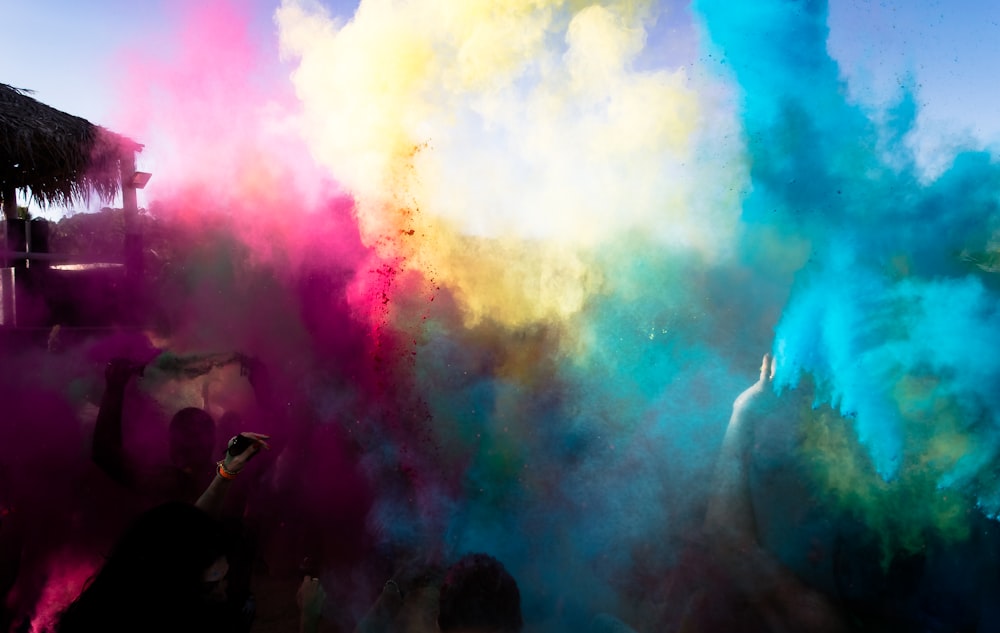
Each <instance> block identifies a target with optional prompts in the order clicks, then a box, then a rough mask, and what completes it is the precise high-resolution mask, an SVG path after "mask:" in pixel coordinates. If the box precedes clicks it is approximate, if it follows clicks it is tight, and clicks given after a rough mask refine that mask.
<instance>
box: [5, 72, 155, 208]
mask: <svg viewBox="0 0 1000 633" xmlns="http://www.w3.org/2000/svg"><path fill="white" fill-rule="evenodd" d="M141 149H142V145H140V144H138V143H136V142H135V141H133V140H131V139H128V138H126V137H124V136H120V135H118V134H115V133H114V132H111V131H109V130H106V129H104V128H102V127H100V126H97V125H94V124H92V123H91V122H90V121H87V120H86V119H82V118H80V117H77V116H73V115H71V114H66V113H65V112H61V111H59V110H56V109H55V108H52V107H49V106H47V105H45V104H44V103H40V102H39V101H37V100H35V99H34V98H32V97H30V96H28V94H26V91H24V90H19V89H17V88H13V87H11V86H8V85H7V84H3V83H0V192H3V191H7V190H9V189H10V188H15V189H25V188H26V189H29V190H30V191H31V194H32V196H33V197H34V199H35V200H36V201H37V202H38V203H39V204H42V205H45V206H47V205H51V204H61V205H69V204H71V203H72V202H74V201H81V202H87V201H89V199H90V195H91V193H92V192H95V193H97V195H98V197H99V198H100V199H101V200H103V201H105V202H108V201H110V200H112V199H113V198H114V196H115V194H117V193H118V190H119V188H120V184H121V183H120V175H119V169H118V166H119V161H120V159H121V157H122V156H123V155H128V154H127V153H128V152H137V151H139V150H141Z"/></svg>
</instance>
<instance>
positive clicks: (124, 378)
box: [91, 358, 142, 488]
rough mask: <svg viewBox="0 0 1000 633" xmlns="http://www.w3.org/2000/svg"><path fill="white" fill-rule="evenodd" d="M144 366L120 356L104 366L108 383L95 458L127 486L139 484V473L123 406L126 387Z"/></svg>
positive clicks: (96, 431)
mask: <svg viewBox="0 0 1000 633" xmlns="http://www.w3.org/2000/svg"><path fill="white" fill-rule="evenodd" d="M141 370H142V365H140V364H138V363H135V362H132V361H130V360H126V359H122V358H116V359H114V360H112V361H111V362H109V363H108V366H107V368H106V369H105V370H104V378H105V382H106V386H105V388H104V396H103V397H102V398H101V408H100V410H99V411H98V412H97V423H96V425H95V426H94V439H93V444H92V446H91V458H92V459H93V460H94V463H95V464H97V466H98V467H100V469H101V470H103V471H104V472H105V473H107V474H108V476H110V477H111V478H112V479H114V480H115V481H117V482H118V483H120V484H122V485H123V486H126V487H130V488H131V487H133V486H134V485H135V477H134V474H133V473H132V472H131V470H130V469H129V468H128V461H127V459H126V457H125V448H124V445H123V442H122V410H123V408H124V404H125V387H126V386H127V385H128V381H129V380H130V379H131V378H132V376H136V375H138V374H139V372H140V371H141Z"/></svg>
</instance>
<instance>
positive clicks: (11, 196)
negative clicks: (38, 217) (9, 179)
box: [2, 186, 17, 220]
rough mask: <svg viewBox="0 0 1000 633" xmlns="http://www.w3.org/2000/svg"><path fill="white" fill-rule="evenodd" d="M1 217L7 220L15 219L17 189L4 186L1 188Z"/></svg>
mask: <svg viewBox="0 0 1000 633" xmlns="http://www.w3.org/2000/svg"><path fill="white" fill-rule="evenodd" d="M2 194H3V217H4V218H5V219H7V220H14V219H16V218H17V188H16V187H11V186H6V187H4V188H3V192H2Z"/></svg>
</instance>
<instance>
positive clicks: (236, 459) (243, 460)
mask: <svg viewBox="0 0 1000 633" xmlns="http://www.w3.org/2000/svg"><path fill="white" fill-rule="evenodd" d="M238 437H242V438H244V441H249V442H250V445H249V446H248V447H247V448H246V449H245V450H244V451H243V452H241V453H240V454H238V455H233V454H232V453H231V452H230V451H229V450H227V451H226V458H225V460H224V462H223V465H224V466H225V468H226V470H227V471H229V472H231V473H234V474H235V473H238V472H240V471H241V470H243V468H245V467H246V465H247V463H248V462H249V461H250V460H251V459H252V458H253V456H254V455H256V454H257V453H259V452H260V451H261V450H271V445H270V444H268V443H267V440H269V439H271V436H270V435H264V434H262V433H250V432H243V433H240V434H239V436H238ZM235 441H237V438H235V437H234V438H233V439H232V440H230V446H231V445H232V444H233V443H234V442H235Z"/></svg>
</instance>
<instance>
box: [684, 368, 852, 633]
mask: <svg viewBox="0 0 1000 633" xmlns="http://www.w3.org/2000/svg"><path fill="white" fill-rule="evenodd" d="M773 376H774V366H773V362H772V359H771V357H770V356H769V355H767V356H764V360H763V362H762V363H761V368H760V377H759V378H758V380H757V382H756V383H754V384H753V386H751V387H750V388H749V389H747V390H746V391H744V392H743V393H741V394H740V395H739V396H738V397H737V398H736V400H735V402H734V403H733V413H732V416H731V417H730V419H729V426H728V428H727V429H726V436H725V438H724V439H723V441H722V450H721V451H720V453H719V459H718V462H717V464H716V470H715V478H714V481H713V490H712V493H711V496H710V498H709V502H708V510H707V512H706V516H705V526H704V529H705V533H706V536H707V537H708V539H709V541H710V545H711V548H712V551H713V552H714V554H715V556H716V557H717V558H718V559H719V562H720V563H721V565H722V567H723V568H724V569H726V570H727V572H728V573H729V575H730V576H731V578H732V580H733V582H734V583H735V585H736V588H737V589H738V590H739V591H740V592H741V593H742V594H743V595H744V597H745V598H746V599H747V600H748V601H749V602H750V603H751V604H753V605H754V606H755V608H756V609H757V610H758V611H759V612H760V614H761V615H762V616H763V617H764V619H765V620H766V621H767V622H768V624H769V625H770V628H771V629H772V630H774V631H789V632H792V631H795V632H797V631H815V632H830V633H833V632H840V631H846V630H847V627H846V625H845V622H844V620H843V619H842V617H841V615H840V613H839V612H838V610H837V609H836V608H835V606H834V604H833V603H832V602H831V601H830V600H829V599H828V598H827V597H826V596H824V595H823V594H822V593H820V592H818V591H816V590H814V589H812V588H810V587H809V586H807V585H806V584H805V583H803V582H802V581H801V580H800V579H799V578H798V577H797V576H796V575H795V574H794V573H793V572H792V571H791V570H790V569H788V568H787V567H785V566H784V565H782V564H781V562H780V561H778V560H777V558H775V557H774V556H773V555H772V554H771V553H770V552H769V551H767V550H766V549H765V548H764V547H763V546H762V544H761V543H760V539H759V535H758V533H757V521H756V518H755V516H754V507H753V499H752V497H751V495H750V480H749V467H750V458H751V456H752V452H753V445H754V429H755V427H756V422H757V420H759V419H760V418H761V417H762V416H766V415H771V414H773V413H774V412H775V411H776V409H777V407H776V406H775V404H776V400H777V398H776V396H775V395H774V392H773V389H772V385H771V379H772V378H773Z"/></svg>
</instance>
